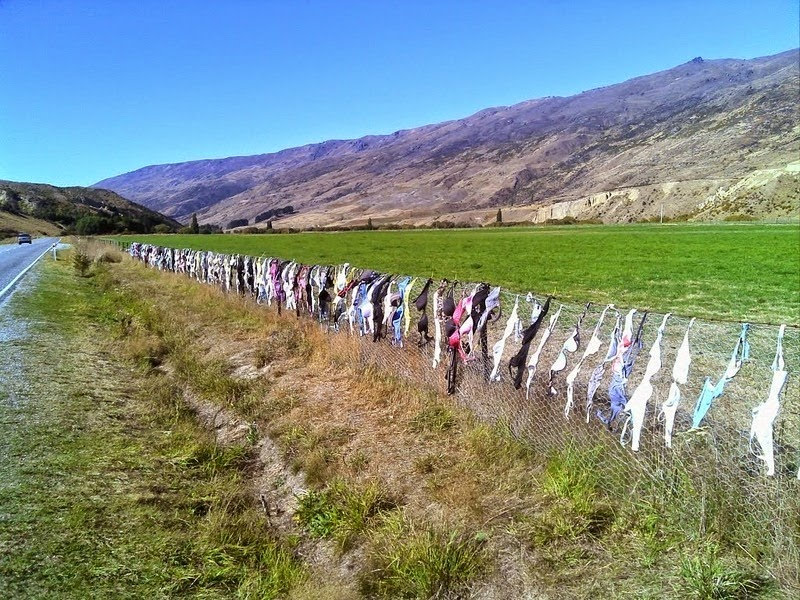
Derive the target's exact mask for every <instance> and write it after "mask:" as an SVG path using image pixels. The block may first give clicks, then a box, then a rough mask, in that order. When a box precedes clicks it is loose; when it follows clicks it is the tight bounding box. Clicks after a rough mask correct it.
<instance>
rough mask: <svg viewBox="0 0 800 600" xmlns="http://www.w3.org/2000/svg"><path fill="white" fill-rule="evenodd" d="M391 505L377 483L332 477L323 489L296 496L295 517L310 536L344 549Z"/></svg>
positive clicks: (381, 487)
mask: <svg viewBox="0 0 800 600" xmlns="http://www.w3.org/2000/svg"><path fill="white" fill-rule="evenodd" d="M395 506H396V503H395V502H394V501H393V500H392V499H391V498H390V496H389V494H388V493H387V492H386V490H385V489H384V487H383V486H382V485H381V484H380V483H378V482H375V481H370V482H368V483H367V484H366V485H364V486H363V487H356V486H355V485H354V484H351V483H348V482H346V481H344V480H343V479H334V480H333V481H332V482H331V483H330V484H329V485H328V487H326V488H325V489H323V490H321V491H318V492H315V491H309V492H306V493H305V494H303V495H302V496H300V498H299V505H298V508H297V511H296V512H295V520H296V521H297V522H298V523H299V524H300V525H301V526H303V527H304V528H305V529H306V530H307V531H308V532H309V533H310V534H311V535H312V536H313V537H318V538H326V539H333V540H334V541H335V542H336V543H337V545H338V546H339V548H340V549H342V550H346V549H348V548H350V547H351V546H352V544H353V542H354V540H355V539H356V537H357V536H359V535H360V534H362V533H364V532H365V531H366V530H367V529H368V528H369V527H370V526H372V525H373V524H374V523H375V521H376V519H377V518H378V517H380V516H381V515H383V514H385V513H387V512H388V511H391V510H393V509H394V508H395Z"/></svg>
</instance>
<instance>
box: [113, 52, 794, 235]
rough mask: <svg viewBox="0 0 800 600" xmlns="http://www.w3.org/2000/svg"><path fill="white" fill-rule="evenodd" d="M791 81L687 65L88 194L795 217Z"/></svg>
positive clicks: (178, 212) (751, 66) (411, 208)
mask: <svg viewBox="0 0 800 600" xmlns="http://www.w3.org/2000/svg"><path fill="white" fill-rule="evenodd" d="M798 72H799V69H798V51H797V50H791V51H788V52H784V53H781V54H777V55H775V56H769V57H763V58H757V59H753V60H733V59H724V60H709V61H705V60H703V59H701V58H696V59H694V60H692V61H689V62H687V63H685V64H682V65H679V66H677V67H675V68H673V69H669V70H667V71H662V72H659V73H655V74H651V75H647V76H643V77H638V78H635V79H631V80H629V81H626V82H624V83H620V84H616V85H612V86H608V87H604V88H598V89H595V90H590V91H587V92H584V93H581V94H578V95H575V96H571V97H567V98H560V97H553V98H543V99H539V100H530V101H527V102H522V103H520V104H517V105H514V106H510V107H500V108H491V109H487V110H483V111H481V112H478V113H476V114H474V115H472V116H470V117H467V118H464V119H459V120H456V121H449V122H444V123H440V124H436V125H428V126H424V127H420V128H416V129H410V130H405V131H398V132H395V133H393V134H391V135H383V136H368V137H364V138H361V139H357V140H346V141H341V140H333V141H328V142H323V143H320V144H312V145H308V146H302V147H299V148H291V149H288V150H283V151H281V152H277V153H274V154H266V155H260V156H250V157H234V158H226V159H219V160H203V161H194V162H188V163H181V164H171V165H158V166H151V167H145V168H143V169H139V170H138V171H134V172H131V173H127V174H124V175H119V176H117V177H112V178H110V179H106V180H104V181H101V182H99V183H98V184H97V186H98V187H104V188H108V189H112V190H114V191H117V192H119V193H120V194H122V195H124V196H126V197H128V198H131V199H133V200H135V201H137V202H140V203H142V204H144V205H146V206H149V207H151V208H153V209H155V210H159V211H161V212H164V213H166V214H169V215H171V216H174V217H176V218H178V219H183V220H186V219H187V218H188V217H189V216H190V215H191V213H192V212H195V211H196V212H198V214H199V216H200V218H201V221H204V222H215V223H220V224H225V223H227V222H228V221H230V220H231V219H234V218H248V219H251V220H252V219H253V218H254V217H255V216H256V215H258V214H259V213H261V212H263V211H265V210H267V209H271V208H276V207H281V206H285V205H292V206H294V207H295V209H296V210H297V211H298V212H297V214H295V215H294V216H291V217H288V218H287V219H285V222H286V223H288V224H293V225H309V224H335V223H351V222H363V221H365V220H366V218H367V217H369V216H372V217H373V218H374V219H377V220H378V221H381V220H392V221H407V222H430V221H431V220H432V219H433V218H436V217H437V216H442V215H447V214H458V215H459V218H462V219H463V218H469V219H473V220H476V221H479V222H481V221H486V220H488V219H491V217H493V215H494V212H495V211H496V208H497V207H498V206H502V207H509V208H511V207H513V208H512V210H511V212H510V213H509V215H512V216H513V217H514V218H520V219H526V220H528V219H529V220H537V221H541V220H544V219H547V218H559V217H563V216H567V215H572V216H577V217H579V218H590V217H591V218H602V219H604V220H606V221H614V222H619V221H629V220H638V219H642V218H647V217H651V216H654V215H656V214H658V211H659V210H660V206H661V204H662V203H663V204H664V205H665V212H666V214H667V216H675V215H687V214H688V215H693V216H697V217H699V218H704V217H715V218H716V217H720V216H725V215H727V214H738V213H741V212H744V213H747V214H751V215H753V216H759V217H761V216H784V215H791V214H795V213H796V211H797V209H798V207H799V206H800V193H798V187H799V186H798V169H799V168H800V165H798V163H797V162H796V161H797V160H798V157H800V126H798V114H797V110H798V104H797V98H798V89H799V88H800V76H799V73H798ZM793 162H794V164H792V163H793ZM464 211H471V212H468V213H467V214H463V213H464ZM506 220H510V218H509V216H507V217H506ZM251 222H252V221H251Z"/></svg>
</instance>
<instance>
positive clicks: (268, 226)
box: [267, 219, 272, 229]
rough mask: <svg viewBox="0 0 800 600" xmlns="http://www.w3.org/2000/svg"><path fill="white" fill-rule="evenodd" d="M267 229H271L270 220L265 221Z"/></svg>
mask: <svg viewBox="0 0 800 600" xmlns="http://www.w3.org/2000/svg"><path fill="white" fill-rule="evenodd" d="M267 229H272V220H271V219H270V220H269V221H267Z"/></svg>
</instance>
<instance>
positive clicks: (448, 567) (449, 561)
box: [361, 513, 486, 599]
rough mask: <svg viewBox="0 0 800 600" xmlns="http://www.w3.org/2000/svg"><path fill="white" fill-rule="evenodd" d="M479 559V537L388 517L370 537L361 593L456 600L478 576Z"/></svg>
mask: <svg viewBox="0 0 800 600" xmlns="http://www.w3.org/2000/svg"><path fill="white" fill-rule="evenodd" d="M485 559H486V557H485V551H484V548H483V538H481V537H480V536H475V535H469V534H467V533H465V532H463V531H459V530H453V531H447V530H445V529H442V528H437V527H433V526H430V525H428V526H424V527H421V528H418V527H415V526H414V525H413V524H412V523H411V522H410V521H409V520H408V519H407V518H405V517H404V516H403V515H401V514H399V513H398V514H393V515H391V516H390V517H388V518H387V519H386V520H385V522H384V524H383V526H382V527H381V528H380V529H379V530H378V532H377V533H376V534H375V535H374V536H373V540H372V545H371V548H370V550H369V553H368V568H367V569H366V570H365V571H364V572H363V574H362V577H361V588H362V592H363V593H364V594H365V595H367V596H369V597H379V598H420V599H422V598H426V599H427V598H449V597H457V596H458V597H460V594H463V593H464V592H466V591H467V590H468V588H469V585H470V584H471V583H472V582H473V581H475V580H476V579H477V578H478V577H479V576H480V575H481V573H482V572H483V569H484V562H485Z"/></svg>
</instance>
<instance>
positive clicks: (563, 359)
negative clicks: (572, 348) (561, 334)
mask: <svg viewBox="0 0 800 600" xmlns="http://www.w3.org/2000/svg"><path fill="white" fill-rule="evenodd" d="M566 366H567V355H566V354H564V353H563V352H561V353H560V354H559V355H558V358H556V362H554V363H553V366H552V367H550V370H551V371H561V370H563V369H564V367H566Z"/></svg>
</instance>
